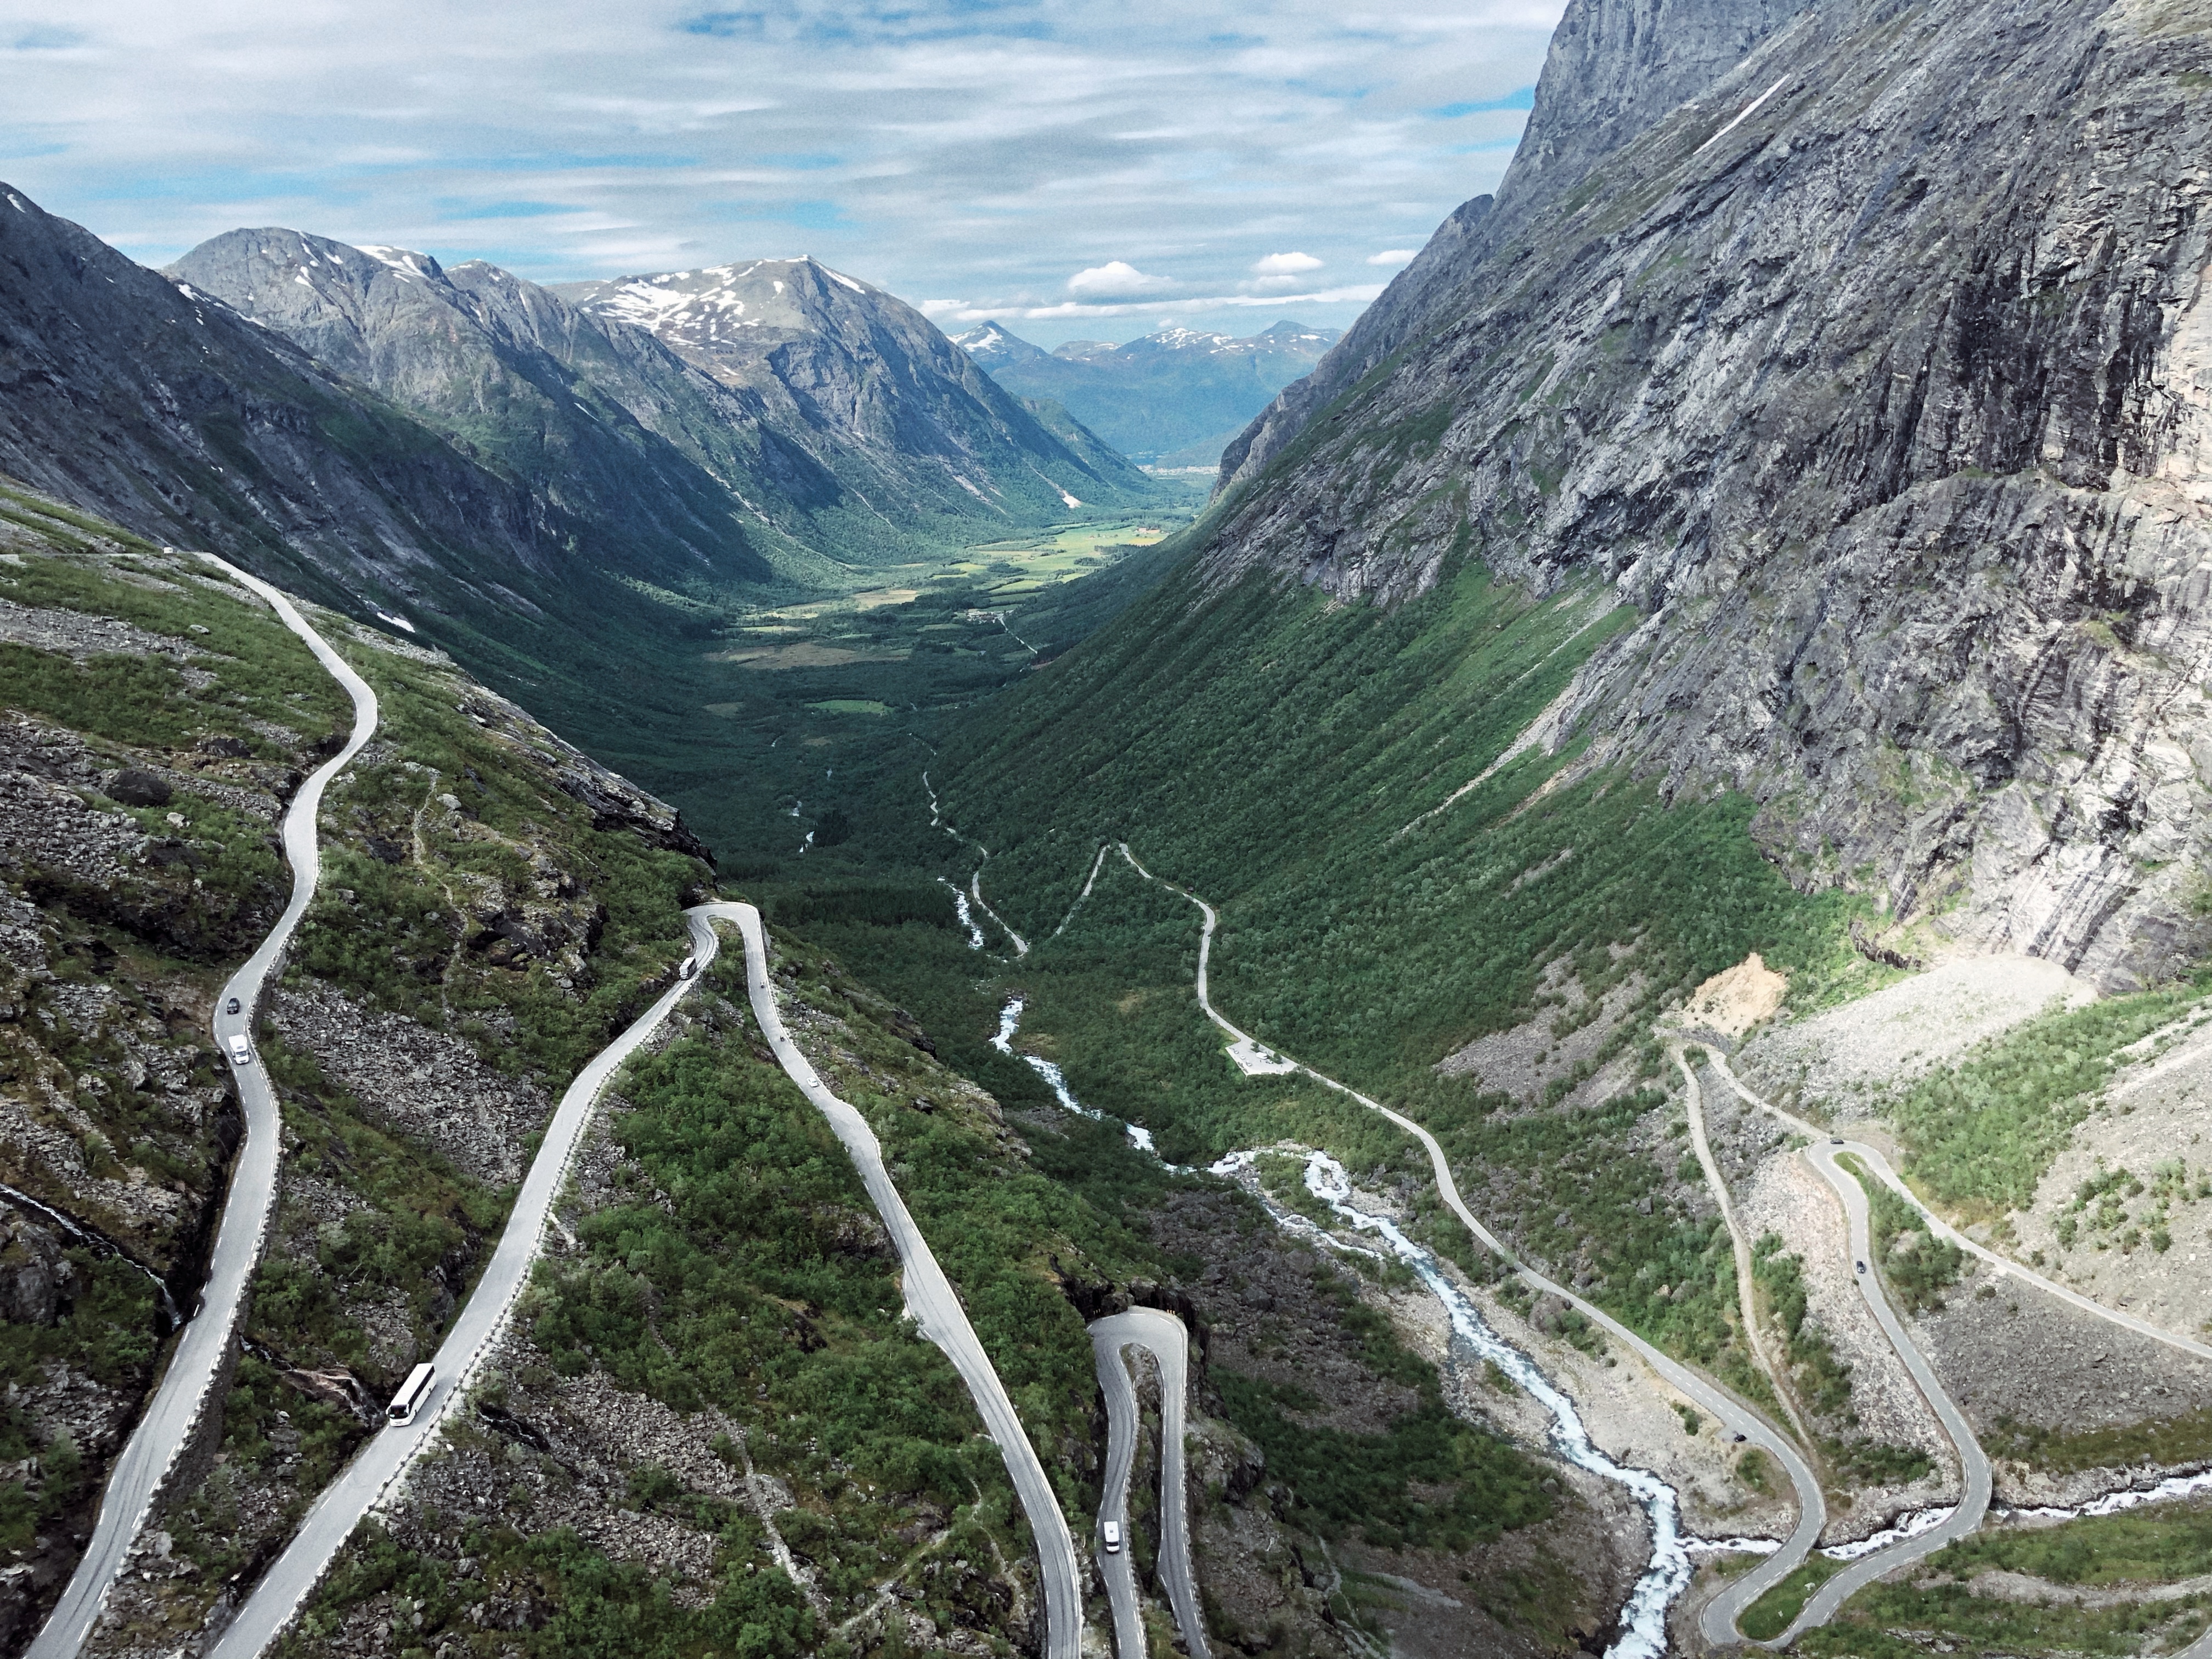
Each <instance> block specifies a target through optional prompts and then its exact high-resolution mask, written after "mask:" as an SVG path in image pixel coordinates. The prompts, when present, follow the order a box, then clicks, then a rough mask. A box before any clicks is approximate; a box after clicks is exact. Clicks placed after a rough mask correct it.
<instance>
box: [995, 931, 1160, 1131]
mask: <svg viewBox="0 0 2212 1659" xmlns="http://www.w3.org/2000/svg"><path fill="white" fill-rule="evenodd" d="M954 891H955V892H957V891H958V889H957V888H956V889H954ZM962 915H963V919H964V918H965V915H966V908H965V907H964V906H963V908H962ZM1027 1006H1029V999H1028V998H1026V997H1016V998H1015V999H1014V1000H1012V1001H1011V1002H1009V1003H1008V1004H1007V1005H1006V1006H1005V1007H1003V1008H1001V1009H1000V1010H999V1030H998V1035H997V1036H994V1037H993V1038H992V1039H991V1046H992V1047H993V1048H996V1049H997V1050H998V1051H999V1052H1000V1054H1012V1055H1013V1057H1014V1058H1015V1059H1016V1060H1020V1061H1021V1062H1022V1063H1023V1064H1024V1065H1025V1066H1028V1067H1029V1068H1030V1070H1031V1071H1033V1072H1035V1073H1036V1074H1037V1075H1038V1076H1039V1077H1041V1078H1042V1079H1044V1081H1045V1086H1046V1087H1047V1088H1048V1089H1050V1090H1051V1091H1052V1097H1053V1098H1054V1100H1057V1101H1058V1102H1059V1103H1060V1104H1061V1105H1062V1106H1064V1107H1066V1109H1068V1110H1069V1111H1071V1112H1073V1113H1074V1114H1075V1115H1077V1116H1079V1117H1087V1118H1090V1119H1092V1120H1093V1121H1097V1122H1099V1123H1111V1122H1112V1121H1114V1120H1113V1119H1112V1118H1109V1117H1108V1116H1107V1115H1106V1114H1105V1113H1103V1112H1102V1111H1098V1110H1097V1109H1094V1108H1092V1107H1089V1106H1085V1104H1084V1103H1082V1102H1081V1101H1079V1100H1078V1099H1077V1098H1076V1097H1074V1095H1073V1094H1072V1093H1070V1092H1069V1091H1068V1087H1067V1078H1066V1073H1063V1072H1061V1070H1060V1067H1059V1066H1055V1065H1054V1064H1053V1063H1052V1062H1051V1061H1050V1060H1039V1059H1038V1058H1037V1057H1036V1055H1035V1054H1014V1032H1015V1031H1016V1030H1018V1028H1019V1027H1020V1025H1021V1023H1022V1010H1023V1009H1024V1008H1025V1007H1027ZM1121 1127H1122V1129H1123V1131H1124V1132H1125V1133H1127V1135H1128V1137H1129V1144H1130V1145H1131V1146H1134V1147H1135V1148H1136V1149H1137V1150H1138V1151H1139V1152H1151V1153H1152V1155H1153V1156H1154V1157H1155V1158H1157V1157H1158V1156H1159V1153H1158V1149H1157V1148H1156V1147H1154V1146H1153V1145H1152V1131H1151V1130H1149V1129H1147V1128H1146V1127H1144V1126H1143V1125H1141V1124H1137V1123H1124V1124H1123V1125H1122V1126H1121ZM1169 1167H1170V1168H1174V1167H1176V1166H1175V1165H1172V1164H1171V1165H1170V1166H1169Z"/></svg>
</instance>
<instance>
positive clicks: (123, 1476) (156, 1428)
mask: <svg viewBox="0 0 2212 1659" xmlns="http://www.w3.org/2000/svg"><path fill="white" fill-rule="evenodd" d="M167 551H170V552H174V551H175V550H174V549H173V548H172V549H168V550H167ZM200 557H201V558H203V559H204V560H206V561H207V562H209V563H210V564H211V565H214V566H216V568H218V569H220V570H222V572H223V574H226V575H228V577H229V578H230V579H231V580H233V581H234V582H236V583H238V585H239V586H241V587H244V588H246V589H247V590H248V591H250V592H253V593H256V594H258V595H259V596H260V598H261V599H264V600H265V601H266V602H267V603H268V605H270V608H271V609H272V610H274V611H276V615H277V617H278V619H279V620H281V621H282V622H283V624H284V626H285V627H287V628H289V629H291V630H292V631H293V632H294V633H295V634H296V635H299V636H300V638H301V640H303V641H306V642H307V648H308V649H309V650H310V651H312V652H313V653H315V660H316V661H318V662H319V663H320V664H322V665H323V667H324V668H325V670H327V671H329V673H330V675H331V678H333V679H335V680H337V683H338V684H340V685H341V686H343V687H344V688H345V693H346V695H347V696H349V697H350V698H351V699H352V700H353V731H352V732H351V734H350V735H349V737H348V738H347V740H346V745H345V747H344V748H343V749H341V750H338V752H337V754H336V755H334V756H332V757H331V758H330V759H329V760H327V761H325V762H324V763H322V764H321V765H320V766H319V767H317V768H316V769H314V770H313V772H311V773H310V774H308V775H307V781H305V782H304V783H302V784H301V786H300V793H298V794H296V795H295V796H294V797H293V798H292V804H291V805H290V806H289V808H288V809H286V811H285V813H284V822H283V829H282V832H281V833H282V836H283V845H284V856H285V859H286V860H287V861H288V862H289V863H290V865H291V866H292V899H291V902H290V903H289V904H287V905H286V906H285V907H284V914H283V915H282V916H281V917H279V918H278V919H277V922H276V927H273V928H271V929H270V932H269V935H268V937H267V938H266V939H263V940H262V941H261V948H260V949H259V950H258V951H255V952H254V953H253V955H252V957H249V958H248V959H247V961H246V965H245V966H244V967H242V968H240V969H239V970H238V971H237V972H236V973H234V974H233V975H231V976H230V980H229V982H228V984H226V985H225V986H224V987H222V994H221V996H219V997H218V998H217V999H216V1016H215V1026H214V1030H215V1040H216V1048H218V1049H221V1050H222V1052H223V1054H224V1058H225V1060H228V1058H229V1050H228V1047H227V1045H228V1042H229V1040H230V1039H231V1038H232V1037H233V1036H247V1037H249V1038H250V1037H251V1034H252V1030H253V1013H254V1007H255V1005H256V1004H257V1003H258V1001H259V1000H260V996H261V990H262V987H263V984H264V982H265V981H267V979H268V977H269V975H270V973H271V971H273V970H274V969H275V968H276V963H277V961H278V959H279V958H280V957H282V956H283V952H284V946H285V945H287V944H288V943H289V941H290V939H291V937H292V933H293V930H294V929H295V928H297V927H299V925H300V918H301V916H303V915H306V914H307V906H308V905H309V904H310V903H311V902H313V899H314V896H315V883H316V881H317V879H318V878H319V876H320V875H321V873H322V857H321V854H320V851H319V848H318V847H317V844H316V839H315V828H316V818H317V816H318V814H319V812H320V811H321V808H322V802H323V790H324V788H325V787H326V786H327V785H328V784H329V782H330V781H331V779H332V778H333V777H335V776H337V774H338V773H339V772H340V771H342V770H343V769H344V768H345V767H346V766H347V765H348V764H349V763H351V762H352V760H353V757H355V756H356V755H357V754H359V753H360V752H361V750H362V744H366V743H367V742H368V739H369V738H370V736H371V734H373V733H374V732H375V730H376V720H377V708H376V693H375V692H374V691H373V690H370V689H369V686H368V681H366V680H364V679H362V677H361V676H360V675H358V674H356V673H355V672H354V671H353V669H352V668H351V667H350V666H349V665H347V663H346V661H345V659H343V658H342V657H340V656H339V655H338V653H337V652H335V651H333V650H332V649H331V647H330V645H329V643H328V642H327V641H325V640H324V638H323V636H322V635H319V634H318V633H316V632H315V630H314V629H313V628H311V627H309V626H308V625H307V619H306V618H305V617H302V616H301V614H300V613H299V611H298V610H297V609H295V607H294V605H293V604H292V602H291V600H290V599H287V598H286V597H285V596H284V595H283V593H282V592H279V591H278V590H277V589H276V588H274V587H271V586H270V585H269V584H268V583H267V582H264V581H263V580H261V579H260V578H259V577H258V576H249V575H247V574H246V573H245V572H244V571H243V570H240V569H239V568H237V567H236V566H235V565H233V564H230V563H228V562H226V561H224V560H222V559H219V558H217V557H216V556H215V555H214V554H212V553H203V554H201V555H200ZM233 997H236V998H237V999H238V1002H239V1007H240V1012H238V1013H236V1014H226V1013H224V1012H222V1010H223V1008H224V1007H225V1006H228V1003H229V1000H230V999H231V998H233ZM231 1070H232V1073H233V1074H234V1077H235V1078H236V1079H237V1083H238V1095H239V1101H240V1105H241V1106H242V1107H243V1108H244V1109H245V1114H246V1140H245V1144H244V1145H243V1146H240V1148H239V1151H238V1158H237V1161H236V1163H235V1164H234V1165H233V1166H232V1169H231V1176H230V1191H229V1193H228V1195H227V1197H226V1198H225V1200H224V1202H223V1207H222V1224H221V1225H220V1226H219V1227H218V1228H217V1230H216V1240H215V1249H214V1252H213V1254H212V1255H210V1257H209V1259H208V1275H207V1279H206V1280H205V1282H204V1285H203V1286H202V1289H201V1293H200V1300H199V1310H198V1311H197V1313H196V1314H195V1315H193V1316H191V1319H190V1320H189V1322H187V1323H186V1324H185V1328H184V1332H183V1334H181V1335H180V1336H179V1338H178V1339H177V1346H176V1351H175V1352H173V1354H172V1355H171V1356H170V1358H169V1367H168V1370H167V1371H165V1372H164V1373H163V1374H162V1376H161V1384H160V1386H159V1387H158V1388H156V1389H155V1391H154V1397H153V1398H152V1399H151V1400H149V1401H148V1402H147V1404H146V1409H145V1411H144V1413H143V1415H141V1416H140V1418H139V1419H138V1425H137V1428H135V1429H134V1430H132V1431H131V1438H130V1440H129V1441H128V1442H127V1443H125V1446H124V1448H123V1454H122V1455H121V1456H119V1457H118V1458H117V1459H116V1460H115V1467H114V1468H112V1470H110V1471H109V1473H108V1477H107V1486H106V1491H105V1492H103V1493H102V1494H101V1496H100V1516H99V1519H98V1521H97V1522H95V1523H94V1528H93V1533H92V1541H91V1542H90V1543H89V1544H88V1545H87V1546H86V1547H85V1552H84V1555H83V1558H82V1559H81V1560H79V1561H78V1563H77V1565H76V1572H75V1573H73V1574H72V1575H71V1576H70V1582H69V1583H68V1585H67V1587H66V1588H65V1589H64V1590H63V1591H62V1595H61V1600H60V1601H58V1602H56V1603H55V1604H54V1610H53V1612H52V1613H50V1614H49V1615H48V1616H47V1619H46V1626H45V1628H44V1629H42V1630H40V1632H39V1636H38V1639H37V1640H36V1641H34V1642H33V1643H32V1644H31V1647H30V1650H29V1659H73V1656H75V1654H76V1651H77V1650H78V1649H79V1648H81V1647H82V1646H83V1644H84V1639H85V1638H86V1637H87V1636H88V1634H89V1633H90V1632H91V1630H92V1626H93V1621H94V1620H95V1619H97V1618H98V1617H99V1616H100V1604H101V1603H102V1602H103V1601H106V1598H107V1592H108V1589H109V1587H110V1586H111V1585H112V1584H113V1583H114V1582H115V1579H116V1576H117V1575H118V1573H120V1572H121V1571H123V1565H124V1561H125V1558H126V1557H128V1556H129V1554H130V1553H131V1544H132V1542H133V1541H135V1540H136V1539H137V1535H138V1529H139V1528H140V1527H141V1526H143V1524H144V1523H145V1519H146V1516H147V1514H148V1512H149V1510H151V1509H152V1508H153V1505H154V1499H155V1497H156V1496H157V1495H158V1494H159V1493H160V1492H161V1485H162V1482H163V1481H165V1480H167V1478H168V1474H169V1470H170V1468H171V1467H172V1466H173V1464H174V1463H175V1462H176V1459H177V1456H178V1455H179V1453H180V1452H182V1451H183V1449H185V1446H186V1445H188V1444H189V1443H191V1437H192V1433H193V1431H194V1429H195V1428H197V1425H198V1424H199V1420H200V1414H201V1412H202V1410H203V1408H204V1407H205V1405H206V1403H207V1397H208V1395H209V1393H210V1390H212V1389H213V1388H214V1387H215V1384H216V1379H217V1378H218V1377H219V1376H221V1375H222V1364H223V1359H224V1357H225V1355H226V1354H227V1353H228V1352H229V1349H230V1343H231V1339H232V1337H233V1336H234V1334H235V1333H236V1330H237V1326H238V1315H239V1308H240V1303H241V1301H242V1300H243V1298H244V1297H245V1295H246V1285H247V1284H248V1282H249V1281H250V1280H251V1279H252V1276H253V1265H254V1263H255V1261H257V1260H258V1259H259V1257H260V1255H261V1242H262V1238H263V1237H264V1234H265V1233H266V1232H267V1231H268V1225H269V1212H270V1206H272V1205H273V1204H274V1202H275V1201H276V1172H277V1168H278V1165H279V1163H280V1157H279V1153H280V1146H279V1142H280V1140H281V1139H282V1136H281V1135H280V1133H279V1128H280V1124H279V1121H278V1117H277V1111H276V1095H275V1094H274V1093H273V1092H272V1091H270V1087H269V1077H268V1073H266V1072H264V1070H263V1069H262V1068H261V1066H259V1065H258V1064H254V1063H248V1064H246V1065H245V1066H232V1067H231Z"/></svg>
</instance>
